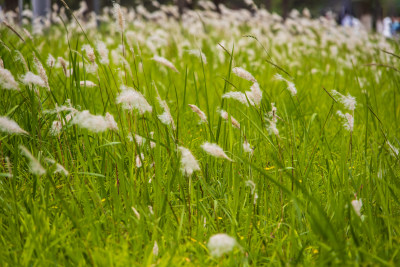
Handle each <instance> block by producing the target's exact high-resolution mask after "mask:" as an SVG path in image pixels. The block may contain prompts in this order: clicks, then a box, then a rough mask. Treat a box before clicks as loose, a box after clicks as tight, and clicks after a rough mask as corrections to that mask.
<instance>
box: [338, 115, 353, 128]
mask: <svg viewBox="0 0 400 267" xmlns="http://www.w3.org/2000/svg"><path fill="white" fill-rule="evenodd" d="M337 115H339V116H340V117H341V118H342V119H343V120H344V121H343V126H344V128H345V129H346V130H348V131H350V132H353V129H354V117H353V115H351V114H349V113H346V114H343V113H342V112H341V111H340V110H338V111H337Z"/></svg>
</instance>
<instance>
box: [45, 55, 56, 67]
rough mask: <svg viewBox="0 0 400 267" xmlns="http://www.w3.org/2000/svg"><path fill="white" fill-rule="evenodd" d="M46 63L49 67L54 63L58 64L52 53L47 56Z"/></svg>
mask: <svg viewBox="0 0 400 267" xmlns="http://www.w3.org/2000/svg"><path fill="white" fill-rule="evenodd" d="M46 64H47V66H48V67H49V68H52V67H54V64H56V59H55V58H54V57H53V55H52V54H49V56H48V57H47V61H46Z"/></svg>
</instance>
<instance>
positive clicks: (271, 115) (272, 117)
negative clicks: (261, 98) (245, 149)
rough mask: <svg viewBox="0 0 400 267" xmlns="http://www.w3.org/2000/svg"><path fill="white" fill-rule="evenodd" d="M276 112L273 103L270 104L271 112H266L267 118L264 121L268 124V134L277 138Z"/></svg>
mask: <svg viewBox="0 0 400 267" xmlns="http://www.w3.org/2000/svg"><path fill="white" fill-rule="evenodd" d="M277 111H278V109H277V108H276V107H275V103H271V111H270V112H268V118H267V119H266V120H267V121H268V122H269V125H268V126H267V129H268V132H269V134H274V135H276V136H279V130H278V128H277V127H276V123H277V122H278V115H277V114H276V113H277Z"/></svg>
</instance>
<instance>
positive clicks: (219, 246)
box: [207, 234, 236, 258]
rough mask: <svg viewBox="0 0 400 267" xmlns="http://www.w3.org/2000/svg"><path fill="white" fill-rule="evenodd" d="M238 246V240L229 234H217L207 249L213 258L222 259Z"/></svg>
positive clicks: (209, 242) (211, 238)
mask: <svg viewBox="0 0 400 267" xmlns="http://www.w3.org/2000/svg"><path fill="white" fill-rule="evenodd" d="M235 246H236V240H235V239H234V238H233V237H230V236H229V235H227V234H216V235H213V236H211V237H210V240H209V241H208V244H207V247H208V249H209V251H210V254H211V256H213V257H217V258H219V257H221V256H222V255H224V254H226V253H229V252H231V251H232V250H233V248H234V247H235Z"/></svg>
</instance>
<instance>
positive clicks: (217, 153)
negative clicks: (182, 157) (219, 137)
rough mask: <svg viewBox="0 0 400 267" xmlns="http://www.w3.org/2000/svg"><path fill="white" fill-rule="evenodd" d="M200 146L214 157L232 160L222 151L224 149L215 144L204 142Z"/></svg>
mask: <svg viewBox="0 0 400 267" xmlns="http://www.w3.org/2000/svg"><path fill="white" fill-rule="evenodd" d="M201 148H202V149H203V150H204V151H205V152H206V153H207V154H209V155H211V156H214V157H216V158H224V159H227V160H229V161H232V159H230V158H229V157H228V156H227V155H226V154H225V152H224V150H223V149H222V148H221V147H220V146H219V145H217V144H213V143H209V142H205V143H203V144H202V145H201Z"/></svg>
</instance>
